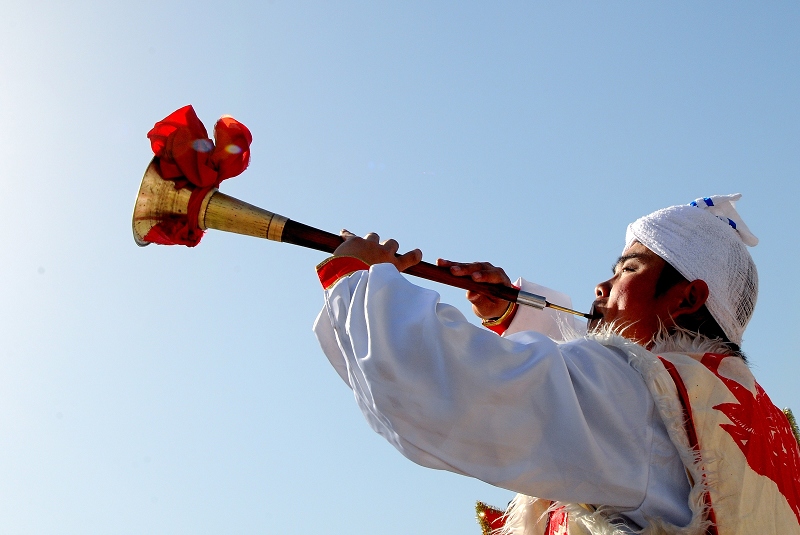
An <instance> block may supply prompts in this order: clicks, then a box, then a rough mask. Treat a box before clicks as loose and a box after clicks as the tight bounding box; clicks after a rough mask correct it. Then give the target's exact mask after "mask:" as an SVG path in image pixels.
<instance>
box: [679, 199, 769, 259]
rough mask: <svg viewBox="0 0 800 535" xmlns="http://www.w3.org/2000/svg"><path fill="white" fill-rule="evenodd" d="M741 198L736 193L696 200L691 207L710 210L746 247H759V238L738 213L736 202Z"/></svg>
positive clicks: (690, 204) (691, 203)
mask: <svg viewBox="0 0 800 535" xmlns="http://www.w3.org/2000/svg"><path fill="white" fill-rule="evenodd" d="M741 198H742V194H741V193H734V194H732V195H712V196H711V197H701V198H699V199H695V200H693V201H692V202H690V203H689V206H695V207H697V208H704V209H705V210H708V211H709V212H711V213H712V214H714V215H715V216H717V217H718V218H719V219H720V220H722V221H723V222H724V223H727V224H728V225H729V226H730V227H731V228H732V229H733V230H735V231H736V232H737V234H738V235H739V238H740V239H741V240H742V241H743V242H744V244H745V245H748V246H750V247H755V246H756V245H758V238H756V237H755V235H753V233H752V232H750V229H749V228H747V225H745V224H744V221H742V217H741V216H740V215H739V212H737V211H736V201H738V200H739V199H741Z"/></svg>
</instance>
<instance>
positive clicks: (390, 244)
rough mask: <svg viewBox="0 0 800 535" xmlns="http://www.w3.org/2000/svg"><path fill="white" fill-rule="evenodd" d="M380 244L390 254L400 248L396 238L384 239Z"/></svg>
mask: <svg viewBox="0 0 800 535" xmlns="http://www.w3.org/2000/svg"><path fill="white" fill-rule="evenodd" d="M382 245H383V246H384V247H385V248H386V249H387V250H388V251H389V252H390V253H392V254H395V253H396V252H397V250H398V249H400V244H399V243H397V240H386V241H385V242H383V243H382Z"/></svg>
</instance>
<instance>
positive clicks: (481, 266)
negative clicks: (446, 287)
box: [450, 262, 494, 277]
mask: <svg viewBox="0 0 800 535" xmlns="http://www.w3.org/2000/svg"><path fill="white" fill-rule="evenodd" d="M493 267H494V266H492V265H491V264H490V263H488V262H471V263H469V264H464V263H457V262H454V263H453V265H452V266H450V272H451V273H452V274H453V275H460V276H462V277H463V276H467V275H472V274H473V273H475V272H476V271H484V270H487V269H491V268H493Z"/></svg>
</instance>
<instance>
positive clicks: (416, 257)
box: [395, 249, 422, 271]
mask: <svg viewBox="0 0 800 535" xmlns="http://www.w3.org/2000/svg"><path fill="white" fill-rule="evenodd" d="M421 261H422V251H420V250H419V249H414V250H413V251H409V252H407V253H405V254H402V255H400V256H398V257H397V258H396V259H395V266H397V269H398V271H405V270H407V269H408V268H410V267H411V266H415V265H417V264H419V263H420V262H421Z"/></svg>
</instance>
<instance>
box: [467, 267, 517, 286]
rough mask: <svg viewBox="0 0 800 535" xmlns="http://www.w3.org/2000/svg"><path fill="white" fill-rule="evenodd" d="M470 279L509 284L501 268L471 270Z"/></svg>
mask: <svg viewBox="0 0 800 535" xmlns="http://www.w3.org/2000/svg"><path fill="white" fill-rule="evenodd" d="M472 280H474V281H480V282H488V283H492V284H510V283H511V281H510V280H509V279H508V276H507V275H506V274H505V272H504V271H503V270H502V269H499V268H492V269H483V270H479V271H473V272H472Z"/></svg>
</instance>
